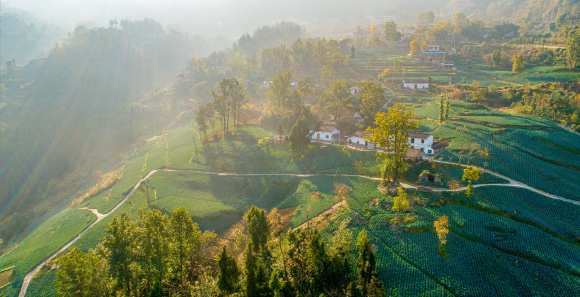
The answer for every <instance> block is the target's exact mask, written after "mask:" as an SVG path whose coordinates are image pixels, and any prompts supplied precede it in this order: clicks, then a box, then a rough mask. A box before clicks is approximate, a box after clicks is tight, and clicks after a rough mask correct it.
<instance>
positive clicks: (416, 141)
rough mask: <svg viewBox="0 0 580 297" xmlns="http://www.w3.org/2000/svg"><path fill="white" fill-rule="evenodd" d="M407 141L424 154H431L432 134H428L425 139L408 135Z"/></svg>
mask: <svg viewBox="0 0 580 297" xmlns="http://www.w3.org/2000/svg"><path fill="white" fill-rule="evenodd" d="M407 143H408V144H409V146H410V147H412V148H415V149H420V150H421V151H423V153H424V154H427V155H432V154H433V149H432V148H431V146H432V145H433V135H429V137H427V139H422V138H413V137H409V138H408V139H407Z"/></svg>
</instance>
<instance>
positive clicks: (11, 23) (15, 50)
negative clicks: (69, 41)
mask: <svg viewBox="0 0 580 297" xmlns="http://www.w3.org/2000/svg"><path fill="white" fill-rule="evenodd" d="M1 11H2V14H1V15H0V63H2V64H1V65H2V67H4V66H6V62H7V61H12V60H14V62H16V63H17V64H19V65H26V63H28V61H30V60H32V59H34V58H37V57H39V56H41V55H43V54H44V55H47V54H48V52H49V51H50V49H51V48H52V47H53V46H54V44H55V43H56V42H57V41H59V40H61V39H62V38H63V37H64V36H66V31H65V30H64V29H62V28H59V27H56V26H53V25H50V24H47V23H46V22H44V21H42V20H39V19H37V18H35V17H34V16H32V15H31V14H29V13H27V12H26V11H24V10H21V9H17V8H12V7H7V6H5V5H2V9H1Z"/></svg>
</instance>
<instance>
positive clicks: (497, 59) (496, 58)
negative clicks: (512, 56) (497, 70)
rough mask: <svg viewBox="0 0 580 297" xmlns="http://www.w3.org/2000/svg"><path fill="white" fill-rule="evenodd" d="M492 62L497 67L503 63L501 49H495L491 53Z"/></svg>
mask: <svg viewBox="0 0 580 297" xmlns="http://www.w3.org/2000/svg"><path fill="white" fill-rule="evenodd" d="M491 64H492V65H493V66H495V67H499V66H500V65H501V51H500V50H495V51H493V54H491Z"/></svg>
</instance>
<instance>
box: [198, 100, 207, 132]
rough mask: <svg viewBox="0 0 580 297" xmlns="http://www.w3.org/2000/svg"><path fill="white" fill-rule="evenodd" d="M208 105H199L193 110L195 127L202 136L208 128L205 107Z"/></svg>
mask: <svg viewBox="0 0 580 297" xmlns="http://www.w3.org/2000/svg"><path fill="white" fill-rule="evenodd" d="M207 107H208V105H201V106H199V109H198V110H197V111H196V112H195V123H196V124H197V128H198V129H199V131H201V132H202V133H203V136H204V137H205V136H206V134H207V133H206V132H207V128H208V125H207V124H208V120H207V118H206V113H205V109H206V108H207Z"/></svg>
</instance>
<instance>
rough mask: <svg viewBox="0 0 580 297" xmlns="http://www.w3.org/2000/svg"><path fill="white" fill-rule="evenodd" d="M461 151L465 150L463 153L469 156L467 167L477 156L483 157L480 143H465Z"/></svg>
mask: <svg viewBox="0 0 580 297" xmlns="http://www.w3.org/2000/svg"><path fill="white" fill-rule="evenodd" d="M461 150H463V152H464V153H465V155H466V156H467V165H469V163H471V159H473V158H474V157H475V156H476V155H480V156H481V155H482V153H483V152H482V150H483V149H482V148H481V145H479V143H477V142H468V143H465V144H463V145H462V146H461Z"/></svg>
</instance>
